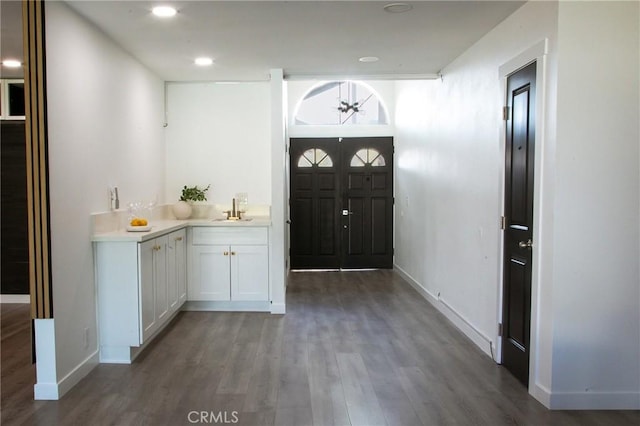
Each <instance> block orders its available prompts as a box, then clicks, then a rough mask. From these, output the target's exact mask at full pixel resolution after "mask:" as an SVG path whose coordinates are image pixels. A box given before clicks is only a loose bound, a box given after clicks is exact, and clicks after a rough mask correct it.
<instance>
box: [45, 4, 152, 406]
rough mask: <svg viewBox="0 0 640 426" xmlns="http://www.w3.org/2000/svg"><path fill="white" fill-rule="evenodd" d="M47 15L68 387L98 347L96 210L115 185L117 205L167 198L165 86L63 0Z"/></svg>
mask: <svg viewBox="0 0 640 426" xmlns="http://www.w3.org/2000/svg"><path fill="white" fill-rule="evenodd" d="M46 18H47V22H46V43H47V99H48V120H49V121H48V125H49V176H50V197H51V198H50V200H51V258H52V276H53V303H54V311H53V312H54V322H55V327H54V328H55V356H56V369H57V371H56V374H55V376H56V377H57V381H58V383H59V384H60V383H61V386H60V388H61V389H66V387H67V386H68V383H69V382H73V381H74V380H76V379H78V377H77V376H78V374H81V373H79V372H84V373H86V371H87V370H86V368H83V365H84V363H85V362H86V363H87V364H91V363H92V362H93V361H94V359H95V355H96V353H97V349H98V347H97V338H96V337H97V336H96V334H97V333H96V331H97V329H96V300H95V283H94V273H93V257H92V247H91V242H90V222H89V221H90V217H89V215H90V213H92V212H96V211H104V210H107V209H108V208H109V204H108V196H107V193H108V189H107V188H108V187H109V186H110V185H117V186H118V187H119V190H120V199H121V206H124V205H126V203H127V202H129V201H132V200H135V199H140V198H144V199H147V198H150V197H152V196H153V195H155V194H158V195H159V197H161V196H162V194H164V186H163V184H164V138H163V128H162V124H163V110H162V104H163V90H164V89H163V83H162V81H161V80H160V79H159V78H157V77H156V76H155V75H154V74H152V73H151V72H150V71H149V70H148V69H146V68H145V67H143V66H142V65H141V64H140V63H139V62H137V61H136V60H135V59H133V58H132V57H131V56H129V55H128V54H127V53H125V52H124V51H123V50H121V49H120V48H119V47H117V46H116V45H115V44H114V43H113V42H112V41H111V40H109V39H108V38H106V37H105V36H104V35H103V34H102V33H100V32H98V31H97V30H96V29H95V27H93V26H91V25H90V24H88V23H87V22H86V21H85V20H84V19H83V18H81V17H80V16H79V15H77V14H76V13H75V12H73V11H72V10H71V9H70V8H68V7H67V6H66V5H65V4H64V3H62V2H47V3H46ZM70 46H73V48H72V49H71V48H70ZM159 201H162V199H160V200H159ZM85 328H87V329H88V333H89V342H88V343H89V344H88V346H87V347H85V346H84V341H83V338H84V329H85ZM38 355H39V356H40V355H41V353H40V352H39V353H38ZM42 356H46V355H42ZM40 361H41V359H39V360H38V362H40ZM42 361H44V360H42ZM76 369H78V370H76ZM39 376H40V374H39ZM38 380H39V383H38V384H42V385H43V386H42V387H41V390H43V389H50V390H51V389H52V390H54V391H55V389H54V388H55V386H54V387H53V388H52V387H51V386H47V384H44V383H40V377H38ZM65 382H66V383H65ZM38 384H36V390H38ZM36 393H38V392H36ZM45 393H46V392H45ZM36 396H37V395H36ZM41 396H42V397H47V395H43V394H42V395H41Z"/></svg>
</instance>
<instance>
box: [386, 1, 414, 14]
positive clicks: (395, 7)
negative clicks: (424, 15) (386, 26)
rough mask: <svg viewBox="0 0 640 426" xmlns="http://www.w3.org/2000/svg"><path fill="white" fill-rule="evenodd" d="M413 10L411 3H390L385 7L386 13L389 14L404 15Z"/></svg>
mask: <svg viewBox="0 0 640 426" xmlns="http://www.w3.org/2000/svg"><path fill="white" fill-rule="evenodd" d="M411 9H413V6H411V5H410V4H409V3H389V4H387V5H385V6H384V11H385V12H389V13H404V12H408V11H410V10H411Z"/></svg>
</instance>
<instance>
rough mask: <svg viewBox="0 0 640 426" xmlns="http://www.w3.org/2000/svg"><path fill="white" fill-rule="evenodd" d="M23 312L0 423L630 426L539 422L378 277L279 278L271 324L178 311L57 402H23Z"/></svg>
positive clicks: (9, 329) (9, 319) (517, 393)
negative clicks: (284, 281) (135, 351)
mask: <svg viewBox="0 0 640 426" xmlns="http://www.w3.org/2000/svg"><path fill="white" fill-rule="evenodd" d="M25 306H26V305H23V307H20V306H19V305H3V306H2V413H1V415H2V424H3V425H14V424H16V425H18V424H25V425H102V424H104V425H107V424H108V425H142V424H144V425H188V424H193V423H191V422H190V421H189V420H191V421H193V420H199V419H200V414H199V412H201V411H204V412H205V414H206V417H205V418H204V420H207V421H208V422H209V423H210V424H211V423H214V421H216V420H217V421H218V424H221V423H223V422H224V421H225V420H226V421H227V422H228V423H229V424H233V422H234V421H235V420H237V423H236V424H241V425H296V426H298V425H311V424H314V425H321V426H325V425H327V426H328V425H394V426H395V425H412V426H413V425H449V424H455V425H498V426H499V425H563V426H564V425H568V426H571V425H580V426H584V425H586V426H589V425H593V426H596V425H603V426H604V425H606V426H609V425H638V424H640V413H639V412H624V411H564V412H562V411H553V412H552V411H548V410H547V409H545V408H544V407H543V406H542V405H540V404H539V403H538V402H536V401H535V400H534V399H533V398H531V397H530V396H529V395H528V394H527V391H526V389H524V387H522V386H521V385H520V384H519V383H518V382H517V381H516V380H515V379H514V378H513V377H512V376H511V375H510V374H509V373H508V372H506V371H505V370H504V369H503V368H501V367H500V366H498V365H496V364H495V363H494V362H493V361H491V359H490V358H488V357H487V356H486V355H484V354H483V353H481V352H480V350H478V349H477V348H476V347H475V346H474V345H473V344H471V343H470V342H469V341H468V340H467V339H466V338H465V337H464V336H463V335H462V334H460V333H459V332H458V331H457V330H456V329H455V328H454V327H453V326H451V325H450V324H449V323H448V322H447V320H446V319H445V318H444V317H442V316H441V315H440V314H439V313H438V312H437V311H436V310H435V309H434V308H433V307H431V305H429V304H428V303H427V302H426V301H425V300H424V299H422V298H421V297H420V296H419V295H418V294H417V293H416V292H415V291H414V290H413V289H412V288H411V287H409V286H408V285H407V284H406V283H405V282H403V281H402V279H401V278H400V277H398V276H397V275H396V274H394V273H393V272H392V271H371V272H330V273H293V274H291V276H290V284H289V287H288V291H287V312H288V313H287V315H285V316H274V315H269V314H262V313H214V312H183V313H181V314H179V316H178V317H177V318H176V320H175V321H174V322H173V323H172V324H171V325H170V326H169V328H168V329H167V330H166V332H164V333H163V334H162V335H161V336H159V338H158V339H156V341H155V342H154V344H153V345H152V346H151V347H149V348H148V349H147V350H146V351H145V352H144V353H143V354H142V355H141V356H140V357H139V358H138V359H137V360H136V362H134V363H133V364H132V365H107V364H101V365H99V366H98V367H97V368H96V369H94V370H93V371H92V372H91V373H90V374H89V375H88V376H87V377H86V378H85V379H84V380H82V381H81V382H80V383H79V384H78V385H77V386H76V387H75V388H74V389H72V390H71V391H70V392H69V393H68V394H67V395H65V396H64V397H63V398H62V399H61V400H60V401H33V400H32V398H33V382H34V369H33V367H32V366H31V365H30V363H29V344H30V343H29V329H28V322H29V320H28V311H27V310H26V307H25ZM190 412H197V413H191V414H189V413H190ZM225 415H226V417H225ZM189 416H191V417H189Z"/></svg>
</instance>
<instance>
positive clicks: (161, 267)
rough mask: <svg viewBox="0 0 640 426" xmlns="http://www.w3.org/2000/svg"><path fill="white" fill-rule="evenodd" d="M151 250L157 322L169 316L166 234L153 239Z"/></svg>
mask: <svg viewBox="0 0 640 426" xmlns="http://www.w3.org/2000/svg"><path fill="white" fill-rule="evenodd" d="M154 241H155V243H156V250H155V251H154V252H153V254H154V256H153V281H154V283H153V284H154V287H155V290H156V315H157V318H158V321H159V322H164V321H166V320H167V318H168V317H169V293H168V288H167V241H168V238H167V236H164V237H158V238H156V239H155V240H154Z"/></svg>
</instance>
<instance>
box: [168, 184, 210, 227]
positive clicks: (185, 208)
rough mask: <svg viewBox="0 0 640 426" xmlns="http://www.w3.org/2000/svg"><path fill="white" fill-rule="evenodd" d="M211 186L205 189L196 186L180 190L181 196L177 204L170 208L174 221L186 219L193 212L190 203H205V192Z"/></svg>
mask: <svg viewBox="0 0 640 426" xmlns="http://www.w3.org/2000/svg"><path fill="white" fill-rule="evenodd" d="M210 187H211V185H207V187H206V188H202V189H201V188H199V187H198V185H196V186H190V187H188V186H187V185H185V186H184V187H183V188H182V194H181V195H180V199H179V200H178V202H177V203H175V204H174V205H173V206H172V210H173V214H174V216H175V217H176V219H188V218H189V216H191V213H192V212H193V206H192V203H194V202H196V201H207V191H208V190H209V188H210Z"/></svg>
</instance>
